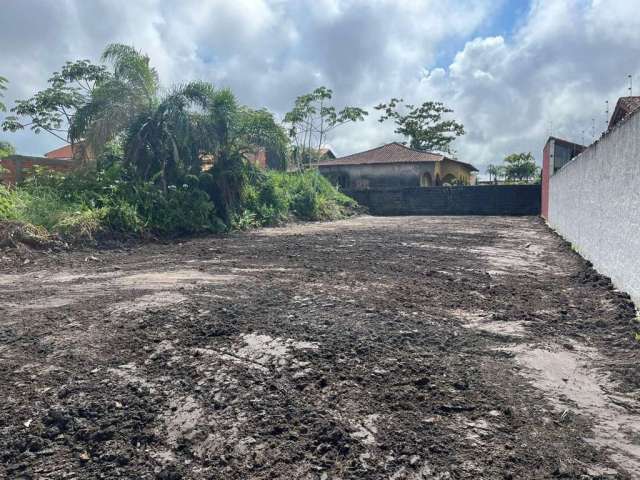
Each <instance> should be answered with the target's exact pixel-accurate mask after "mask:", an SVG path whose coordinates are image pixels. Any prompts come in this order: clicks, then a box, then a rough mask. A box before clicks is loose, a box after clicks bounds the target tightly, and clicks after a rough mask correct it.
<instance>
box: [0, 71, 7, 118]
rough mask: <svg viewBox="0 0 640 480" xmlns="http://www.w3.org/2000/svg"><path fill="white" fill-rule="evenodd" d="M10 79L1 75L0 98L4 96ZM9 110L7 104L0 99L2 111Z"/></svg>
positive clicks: (0, 109)
mask: <svg viewBox="0 0 640 480" xmlns="http://www.w3.org/2000/svg"><path fill="white" fill-rule="evenodd" d="M7 82H8V80H7V79H6V78H5V77H3V76H0V98H3V97H4V92H5V90H6V89H7ZM6 110H7V106H6V105H5V104H4V103H3V102H2V101H1V100H0V112H5V111H6Z"/></svg>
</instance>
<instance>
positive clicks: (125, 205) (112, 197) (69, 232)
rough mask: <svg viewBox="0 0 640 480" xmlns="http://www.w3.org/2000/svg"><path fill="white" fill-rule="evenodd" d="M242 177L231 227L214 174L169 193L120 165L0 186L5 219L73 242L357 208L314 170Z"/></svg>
mask: <svg viewBox="0 0 640 480" xmlns="http://www.w3.org/2000/svg"><path fill="white" fill-rule="evenodd" d="M241 176H242V177H243V178H244V180H243V182H242V184H241V185H242V186H241V191H240V192H239V194H238V198H239V201H238V205H237V206H236V207H235V208H234V209H233V210H232V211H231V215H230V216H229V224H228V225H225V224H224V223H223V222H222V221H221V220H220V218H219V217H218V216H217V212H216V206H215V205H214V202H213V201H212V198H215V199H219V198H221V197H222V195H220V194H219V192H218V191H216V189H217V188H218V185H219V184H218V183H217V178H216V176H215V172H214V174H213V175H212V174H211V173H202V174H200V175H198V176H196V175H187V176H185V177H184V179H183V180H184V181H183V182H181V183H180V185H178V186H170V187H169V189H168V191H167V193H166V194H163V193H162V191H161V190H160V189H159V188H158V187H157V185H155V184H154V183H153V182H142V181H137V180H135V179H133V178H131V176H130V175H129V174H128V173H127V172H126V171H124V170H123V169H122V167H121V164H120V163H118V162H115V163H112V164H110V166H109V167H108V168H105V169H103V170H100V171H98V172H95V171H93V172H92V171H81V172H74V173H72V174H69V175H66V176H65V175H61V174H58V173H54V172H50V171H47V170H38V169H36V170H34V171H33V172H32V175H31V176H30V177H29V178H28V179H27V181H25V182H24V184H22V185H20V186H19V187H15V188H7V187H2V186H0V220H4V221H18V222H22V223H23V224H26V225H33V226H36V227H39V228H45V229H46V230H47V231H49V232H52V233H56V234H59V235H61V236H63V237H64V238H66V239H67V240H69V241H73V240H93V239H95V238H97V237H100V236H109V237H110V236H113V235H116V236H124V237H130V236H135V237H144V236H148V235H158V236H162V237H176V236H180V235H191V234H198V233H208V232H221V231H224V230H228V229H239V230H246V229H250V228H256V227H260V226H265V225H277V224H279V223H281V222H283V221H285V220H287V219H288V218H298V219H302V220H329V219H337V218H342V217H344V216H346V215H348V214H350V213H351V212H352V211H353V208H354V207H355V206H356V204H355V202H354V201H353V200H351V199H350V198H349V197H346V196H345V195H343V194H341V193H340V192H338V191H337V190H336V189H335V188H334V187H333V186H332V185H331V184H330V183H329V182H328V181H327V180H326V179H325V178H324V177H322V176H321V175H320V174H319V173H318V172H316V171H307V172H304V173H284V172H273V171H267V172H265V171H263V170H259V169H257V168H256V167H253V166H250V165H247V166H246V170H245V171H244V173H242V172H241ZM221 208H224V207H221Z"/></svg>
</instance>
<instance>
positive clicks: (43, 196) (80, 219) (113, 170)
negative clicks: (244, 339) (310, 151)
mask: <svg viewBox="0 0 640 480" xmlns="http://www.w3.org/2000/svg"><path fill="white" fill-rule="evenodd" d="M102 62H104V65H94V64H92V63H91V62H89V61H88V60H81V61H77V62H73V63H72V62H68V63H67V64H65V66H63V68H62V69H61V71H60V72H56V73H54V74H53V76H52V77H51V78H50V79H49V86H48V87H47V88H46V89H45V90H43V91H41V92H37V93H36V94H35V95H34V96H33V97H32V98H30V99H26V100H18V101H16V105H15V107H13V108H12V109H11V111H12V113H13V115H12V116H10V117H7V118H6V119H5V121H4V122H3V125H2V126H3V129H4V130H5V131H6V130H9V131H17V130H21V129H25V128H30V129H31V130H33V131H34V132H35V133H39V132H41V131H44V132H48V133H50V134H52V135H54V136H56V137H57V138H61V139H65V141H67V142H68V143H70V144H71V145H73V146H74V147H78V148H77V149H76V156H77V157H78V158H77V160H78V161H79V162H80V163H81V164H84V168H83V169H82V170H81V171H77V172H74V173H72V174H68V175H61V174H56V173H52V172H50V171H47V170H40V169H36V171H34V172H31V174H30V175H29V176H28V178H27V180H26V181H25V182H23V184H21V185H18V186H16V187H12V188H6V187H2V189H1V190H0V221H2V220H15V221H19V222H24V223H27V224H30V225H35V226H38V227H42V228H46V229H47V230H48V231H49V232H53V233H56V234H59V235H61V236H63V237H66V238H68V239H77V238H81V239H93V238H96V237H101V236H114V235H115V236H148V235H154V236H164V237H171V236H176V235H188V234H196V233H203V232H220V231H224V230H228V229H234V228H239V229H244V228H250V227H257V226H264V225H274V224H277V223H279V222H282V221H284V220H287V219H290V218H298V219H303V220H320V219H332V218H339V217H342V216H344V215H345V214H347V212H348V211H349V209H350V208H351V207H354V206H355V204H354V202H353V201H352V200H351V199H349V198H348V197H346V196H344V195H342V194H340V193H339V192H338V191H337V190H336V189H335V188H334V187H333V186H331V184H330V183H329V182H328V181H327V180H326V179H324V178H323V177H322V176H321V175H320V174H319V173H317V171H315V170H307V171H302V170H300V171H299V172H293V173H285V172H284V170H286V167H287V164H288V161H289V158H290V157H291V156H292V155H293V152H294V151H295V149H294V148H292V146H291V144H290V141H289V137H288V135H287V131H286V130H285V129H284V128H283V127H282V126H281V125H280V124H278V123H277V122H276V121H275V119H274V117H273V115H272V114H271V113H270V112H268V111H267V110H264V109H261V110H254V109H251V108H249V107H247V106H244V105H240V104H239V103H238V101H237V100H236V98H235V96H234V95H233V93H232V92H231V91H230V90H228V89H216V88H215V87H214V86H213V85H211V84H208V83H205V82H190V83H187V84H184V85H177V86H174V87H173V88H171V89H169V90H166V91H165V90H162V89H161V87H160V79H159V77H158V74H157V72H156V70H155V69H154V68H153V67H152V66H151V62H150V59H149V57H148V56H146V55H145V54H144V53H142V52H140V51H138V50H136V49H134V48H133V47H130V46H126V45H120V44H114V45H110V46H108V47H107V48H106V50H105V51H104V53H103V56H102ZM318 92H319V93H318ZM315 93H317V95H320V93H322V95H320V96H317V95H316V97H317V98H316V97H314V102H315V101H319V102H321V105H322V106H320V107H319V108H320V110H319V115H320V117H319V118H321V119H322V120H321V124H322V131H321V135H322V136H324V135H326V133H327V132H328V131H329V130H330V129H331V128H334V127H336V126H337V125H339V124H342V123H344V122H346V121H350V119H355V118H356V117H361V116H362V115H363V113H362V112H361V111H359V110H358V111H357V112H356V111H353V110H351V109H350V108H351V107H348V108H347V109H345V110H343V111H341V112H339V113H336V112H335V110H334V109H333V107H330V106H328V105H327V104H326V103H325V102H326V101H328V100H329V99H330V97H331V91H330V90H328V89H325V88H322V89H319V90H318V91H316V92H315ZM308 107H309V108H310V109H311V110H313V109H314V108H315V107H313V106H311V105H308ZM311 110H310V111H311ZM258 150H262V151H265V152H266V153H267V156H268V159H269V163H270V165H271V166H272V167H277V168H280V169H281V170H283V171H264V170H261V169H260V168H258V167H256V166H255V165H254V164H253V163H251V162H250V161H249V160H248V158H249V157H250V156H251V155H252V154H254V153H255V152H257V151H258ZM205 165H206V168H203V167H205Z"/></svg>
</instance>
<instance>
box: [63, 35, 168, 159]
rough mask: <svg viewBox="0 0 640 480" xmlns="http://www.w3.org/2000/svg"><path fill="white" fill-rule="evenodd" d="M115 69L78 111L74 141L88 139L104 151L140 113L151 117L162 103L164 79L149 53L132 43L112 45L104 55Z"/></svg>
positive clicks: (74, 127) (104, 58)
mask: <svg viewBox="0 0 640 480" xmlns="http://www.w3.org/2000/svg"><path fill="white" fill-rule="evenodd" d="M101 60H102V61H103V62H106V63H107V64H109V65H110V67H111V71H110V72H108V75H106V76H105V78H104V79H103V80H102V81H101V82H100V83H99V84H98V85H96V87H95V88H94V89H93V91H92V92H91V95H90V97H89V98H88V99H87V101H86V102H85V103H84V105H83V106H82V107H81V108H80V109H79V110H78V112H77V115H76V116H75V118H74V121H73V123H72V125H71V129H70V132H69V133H70V137H71V138H72V139H73V140H76V141H77V140H80V139H85V140H86V141H87V143H88V145H90V147H91V149H92V150H93V151H94V152H96V154H100V152H101V151H102V149H103V148H104V146H105V145H106V144H107V143H108V142H110V141H112V140H114V139H115V138H116V137H117V136H119V135H121V134H123V133H124V132H125V131H126V130H127V129H128V128H129V126H130V125H131V124H132V123H133V122H135V121H136V119H137V118H138V117H139V116H140V115H147V116H148V117H150V116H151V111H152V110H154V109H155V108H156V107H158V105H159V104H160V102H161V99H160V98H159V90H160V80H159V76H158V73H157V71H156V70H155V69H154V68H153V67H151V60H150V58H149V56H148V55H146V54H144V53H143V52H141V51H139V50H136V49H135V48H134V47H132V46H129V45H123V44H119V43H115V44H111V45H108V46H107V47H106V48H105V50H104V52H103V54H102V57H101Z"/></svg>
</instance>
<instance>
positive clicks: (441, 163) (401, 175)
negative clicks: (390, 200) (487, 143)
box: [318, 142, 478, 190]
mask: <svg viewBox="0 0 640 480" xmlns="http://www.w3.org/2000/svg"><path fill="white" fill-rule="evenodd" d="M318 168H319V169H320V173H322V174H323V175H324V176H326V177H327V178H329V179H330V180H331V181H332V182H334V183H336V184H338V185H340V186H341V187H342V188H346V189H354V190H366V189H370V188H394V187H420V186H422V187H431V186H439V185H445V184H458V183H461V184H465V185H470V184H472V182H474V180H475V176H474V175H473V173H474V172H477V171H478V169H477V168H475V167H474V166H473V165H471V164H469V163H464V162H461V161H459V160H456V159H454V158H450V157H447V156H445V155H442V154H439V153H432V152H423V151H421V150H414V149H412V148H409V147H405V146H404V145H402V144H400V143H397V142H394V143H389V144H386V145H382V146H381V147H377V148H373V149H371V150H367V151H365V152H360V153H355V154H353V155H347V156H346V157H340V158H336V159H327V160H322V161H320V163H319V164H318Z"/></svg>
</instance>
